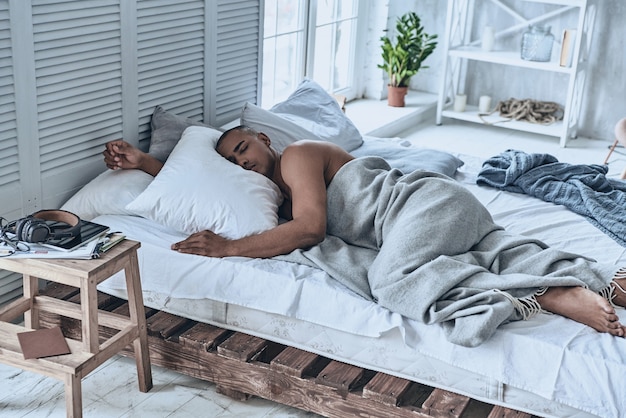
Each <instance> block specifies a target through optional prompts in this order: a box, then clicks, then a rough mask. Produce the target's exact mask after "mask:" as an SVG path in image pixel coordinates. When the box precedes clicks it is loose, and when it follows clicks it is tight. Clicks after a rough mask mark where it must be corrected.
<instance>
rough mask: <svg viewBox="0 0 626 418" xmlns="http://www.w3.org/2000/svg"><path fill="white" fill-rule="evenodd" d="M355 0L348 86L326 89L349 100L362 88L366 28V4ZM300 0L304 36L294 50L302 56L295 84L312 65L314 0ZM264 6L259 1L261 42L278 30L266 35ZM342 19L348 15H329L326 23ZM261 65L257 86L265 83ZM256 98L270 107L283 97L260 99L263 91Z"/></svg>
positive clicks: (308, 73)
mask: <svg viewBox="0 0 626 418" xmlns="http://www.w3.org/2000/svg"><path fill="white" fill-rule="evenodd" d="M339 1H341V0H337V2H339ZM356 1H358V4H357V6H356V18H355V19H354V24H355V25H356V27H355V28H354V35H353V36H354V39H353V45H352V47H351V48H352V51H351V53H352V59H351V61H350V68H349V69H348V77H349V80H350V81H349V83H348V86H346V87H342V88H339V89H336V90H333V91H329V93H331V94H337V95H343V96H345V97H346V98H347V100H353V99H355V98H358V97H360V96H361V95H362V92H363V90H364V87H363V79H364V50H365V46H366V36H365V33H366V30H367V19H368V15H367V11H368V9H367V7H366V6H367V4H366V3H367V1H366V0H356ZM302 2H303V4H304V7H303V8H302V11H301V14H300V16H299V19H304V25H303V26H304V29H303V35H304V36H305V39H304V40H303V41H302V42H301V45H299V46H298V47H301V48H303V49H304V51H298V55H299V56H300V57H301V59H303V62H302V61H301V62H299V63H298V64H299V65H298V68H299V69H301V70H302V72H301V73H300V74H298V75H296V76H295V78H296V81H295V83H294V84H295V85H297V84H298V82H299V80H302V79H303V78H311V79H314V77H313V74H314V65H315V62H314V55H315V43H316V30H317V7H318V0H302ZM337 2H334V3H333V5H334V7H337ZM265 9H266V2H263V18H262V20H263V25H262V26H261V27H262V29H263V33H262V36H261V38H262V39H263V44H264V45H265V41H266V40H267V39H270V38H272V37H273V38H276V36H277V35H276V33H277V32H278V31H275V32H276V33H274V34H273V35H272V36H270V37H267V38H266V36H265V25H264V23H265ZM333 13H334V12H333ZM303 15H304V16H303ZM345 20H348V19H346V18H342V19H333V21H332V22H331V23H329V24H331V25H333V26H334V25H336V24H337V22H341V21H345ZM265 56H266V54H265V51H263V59H264V58H265ZM274 56H275V55H274ZM264 67H265V65H264V64H263V63H261V65H260V73H261V74H260V76H259V78H260V79H261V80H262V82H261V83H260V84H259V86H260V88H261V89H262V87H263V85H264V84H265V79H264V74H263V69H264ZM259 98H260V99H261V103H260V104H261V106H263V107H270V106H272V105H273V104H275V103H277V102H278V101H280V100H282V99H284V98H282V99H281V98H279V99H276V98H275V97H274V98H273V101H272V102H270V103H266V102H264V101H263V98H264V95H263V91H261V92H260V93H259Z"/></svg>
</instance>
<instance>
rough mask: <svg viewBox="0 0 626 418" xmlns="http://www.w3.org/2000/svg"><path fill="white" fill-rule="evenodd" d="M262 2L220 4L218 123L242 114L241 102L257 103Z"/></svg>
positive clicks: (251, 0)
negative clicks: (260, 3)
mask: <svg viewBox="0 0 626 418" xmlns="http://www.w3.org/2000/svg"><path fill="white" fill-rule="evenodd" d="M259 16H260V5H259V2H258V1H256V0H246V1H227V0H220V1H219V3H218V22H217V56H216V60H215V62H216V64H215V65H216V67H215V103H216V109H215V112H216V115H215V120H216V123H217V124H224V123H227V122H230V121H231V120H233V119H236V118H238V117H239V116H240V113H241V108H242V105H243V104H244V103H245V102H246V101H249V102H252V103H257V101H258V100H257V93H258V73H259V44H260V41H259V37H260V34H261V28H260V19H259Z"/></svg>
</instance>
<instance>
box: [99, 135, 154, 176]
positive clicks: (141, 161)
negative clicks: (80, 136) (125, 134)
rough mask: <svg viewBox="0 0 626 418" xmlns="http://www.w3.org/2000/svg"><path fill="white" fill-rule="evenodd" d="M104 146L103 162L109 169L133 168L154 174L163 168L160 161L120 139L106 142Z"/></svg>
mask: <svg viewBox="0 0 626 418" xmlns="http://www.w3.org/2000/svg"><path fill="white" fill-rule="evenodd" d="M105 147H106V149H105V150H104V151H103V152H102V155H103V156H104V163H105V164H106V166H107V167H108V168H110V169H111V170H120V169H123V170H127V169H131V168H135V169H139V170H142V171H145V172H146V173H148V174H150V175H152V176H156V175H157V174H158V173H159V171H161V168H163V163H162V162H161V161H159V160H157V159H156V158H154V157H152V156H151V155H149V154H146V153H145V152H143V151H141V150H140V149H139V148H136V147H134V146H132V145H131V144H129V143H128V142H126V141H123V140H121V139H118V140H116V141H111V142H107V143H106V145H105Z"/></svg>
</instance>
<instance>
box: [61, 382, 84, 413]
mask: <svg viewBox="0 0 626 418" xmlns="http://www.w3.org/2000/svg"><path fill="white" fill-rule="evenodd" d="M65 411H66V413H67V417H68V418H80V417H82V416H83V394H82V388H81V379H80V377H79V376H76V375H75V374H69V373H68V374H66V375H65Z"/></svg>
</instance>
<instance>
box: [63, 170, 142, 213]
mask: <svg viewBox="0 0 626 418" xmlns="http://www.w3.org/2000/svg"><path fill="white" fill-rule="evenodd" d="M152 179H153V177H152V176H151V175H150V174H147V173H144V172H143V171H140V170H107V171H105V172H104V173H102V174H100V175H99V176H98V177H96V178H94V179H93V180H91V181H90V182H89V183H87V184H86V185H85V186H83V188H82V189H80V190H79V191H78V192H76V194H74V195H73V196H72V197H70V198H69V199H68V201H67V202H65V203H64V204H63V206H61V209H63V210H67V211H69V212H72V213H75V214H76V215H78V216H79V217H80V218H81V219H86V220H91V219H93V218H95V217H96V216H100V215H132V213H131V212H129V211H128V210H126V205H127V204H129V203H130V202H132V201H133V200H134V199H135V198H136V197H137V196H139V195H140V194H141V192H143V191H144V190H145V189H146V187H148V185H149V184H150V183H151V182H152Z"/></svg>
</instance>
